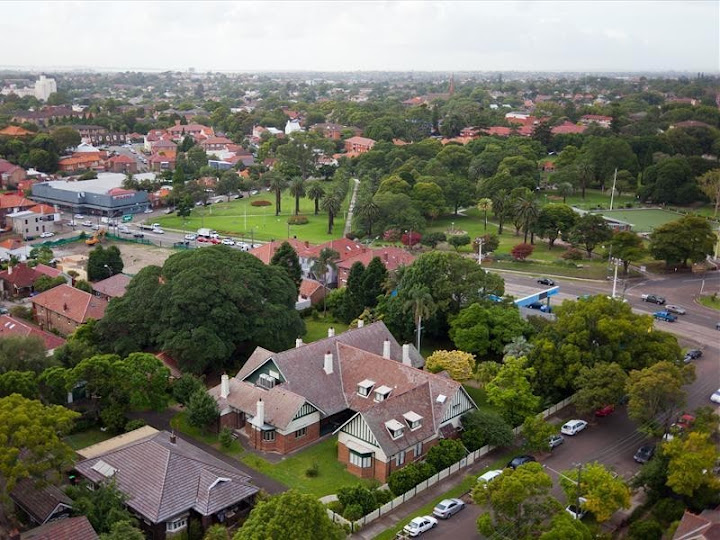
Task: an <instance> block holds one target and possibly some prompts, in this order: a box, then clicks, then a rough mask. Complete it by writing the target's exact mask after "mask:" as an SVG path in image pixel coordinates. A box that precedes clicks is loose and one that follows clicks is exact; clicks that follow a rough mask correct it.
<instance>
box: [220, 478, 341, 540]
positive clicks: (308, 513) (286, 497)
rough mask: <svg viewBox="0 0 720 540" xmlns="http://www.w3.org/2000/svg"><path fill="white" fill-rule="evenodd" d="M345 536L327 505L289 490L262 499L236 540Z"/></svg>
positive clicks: (328, 539)
mask: <svg viewBox="0 0 720 540" xmlns="http://www.w3.org/2000/svg"><path fill="white" fill-rule="evenodd" d="M344 537H345V533H344V532H343V530H342V529H341V528H340V527H338V526H337V525H335V524H334V523H333V522H332V521H330V518H329V517H328V515H327V512H326V511H325V506H324V505H323V504H322V503H321V502H320V501H318V500H317V498H315V497H313V496H312V495H306V494H304V493H300V492H298V491H295V490H290V491H286V492H285V493H282V494H280V495H275V496H274V497H271V498H270V499H268V500H267V501H261V502H259V503H258V504H257V506H255V508H253V510H252V512H250V516H249V517H248V519H247V521H246V522H245V523H244V524H243V526H242V527H240V529H239V530H238V532H237V533H236V534H235V536H234V537H233V540H255V539H256V538H263V539H266V540H285V539H287V538H314V539H317V540H340V539H341V538H344Z"/></svg>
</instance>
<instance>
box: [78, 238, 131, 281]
mask: <svg viewBox="0 0 720 540" xmlns="http://www.w3.org/2000/svg"><path fill="white" fill-rule="evenodd" d="M123 268H124V263H123V260H122V256H121V255H120V249H118V247H117V246H110V247H108V248H104V247H103V246H101V245H98V246H97V247H96V248H95V249H93V250H92V251H91V252H90V255H89V256H88V262H87V274H88V279H89V280H90V281H98V280H101V279H106V278H109V277H110V276H114V275H115V274H119V273H120V272H122V271H123Z"/></svg>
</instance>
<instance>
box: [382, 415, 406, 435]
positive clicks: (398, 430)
mask: <svg viewBox="0 0 720 540" xmlns="http://www.w3.org/2000/svg"><path fill="white" fill-rule="evenodd" d="M385 428H386V429H387V430H388V433H389V434H390V436H391V437H392V438H393V440H395V439H399V438H400V437H402V435H403V431H404V430H405V427H404V426H403V425H402V424H401V423H400V422H398V421H397V420H395V419H394V418H393V419H392V420H388V421H387V422H385Z"/></svg>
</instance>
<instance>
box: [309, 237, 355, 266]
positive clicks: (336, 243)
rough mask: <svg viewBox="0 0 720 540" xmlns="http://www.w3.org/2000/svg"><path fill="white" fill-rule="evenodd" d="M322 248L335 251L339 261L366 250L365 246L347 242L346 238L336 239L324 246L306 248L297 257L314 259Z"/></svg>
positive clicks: (350, 241) (351, 241)
mask: <svg viewBox="0 0 720 540" xmlns="http://www.w3.org/2000/svg"><path fill="white" fill-rule="evenodd" d="M324 248H330V249H334V250H335V251H337V252H338V254H339V255H340V259H339V260H340V261H344V260H345V259H347V258H349V257H354V256H355V255H358V254H359V253H362V250H363V249H367V248H366V247H365V246H363V245H362V244H358V243H357V242H355V241H354V240H349V239H347V238H338V239H337V240H330V241H329V242H325V243H324V244H319V245H316V246H309V247H307V246H306V247H305V249H304V250H303V251H301V252H298V255H301V256H303V257H306V258H309V259H311V258H315V257H318V256H319V255H320V252H321V251H322V250H323V249H324Z"/></svg>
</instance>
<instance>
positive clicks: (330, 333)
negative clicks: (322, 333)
mask: <svg viewBox="0 0 720 540" xmlns="http://www.w3.org/2000/svg"><path fill="white" fill-rule="evenodd" d="M328 337H335V327H334V326H331V327H330V328H328Z"/></svg>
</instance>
